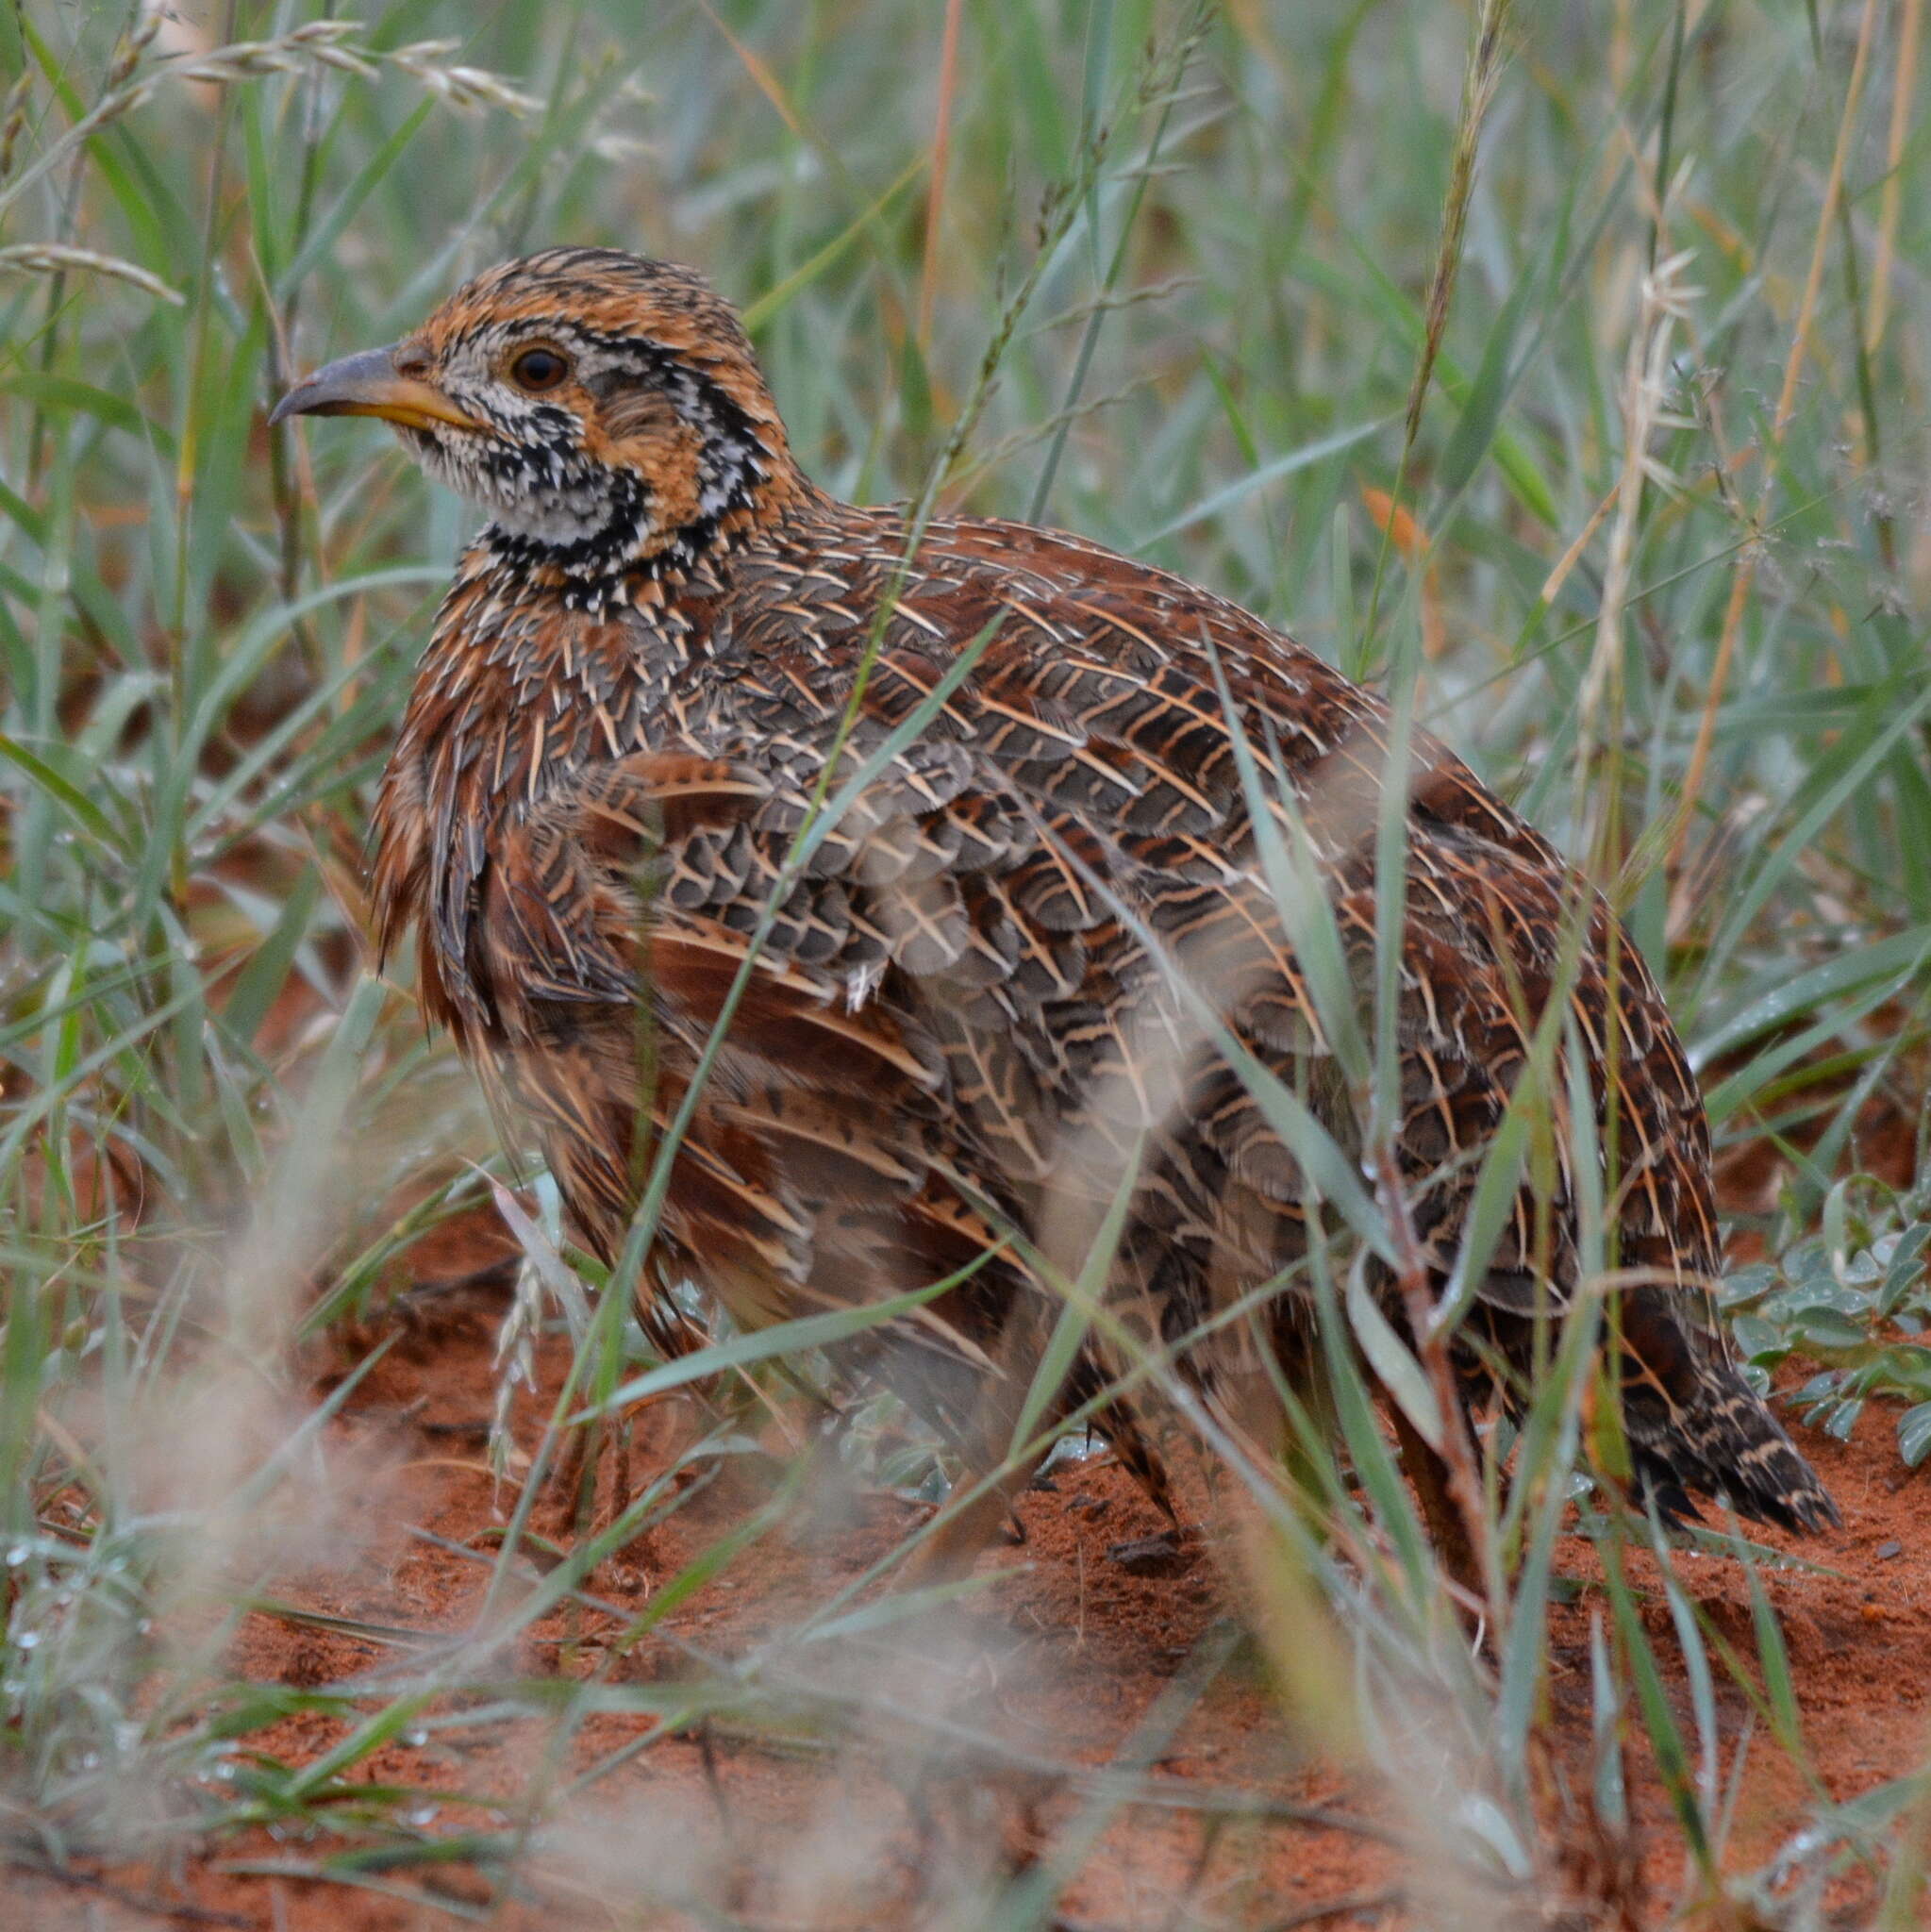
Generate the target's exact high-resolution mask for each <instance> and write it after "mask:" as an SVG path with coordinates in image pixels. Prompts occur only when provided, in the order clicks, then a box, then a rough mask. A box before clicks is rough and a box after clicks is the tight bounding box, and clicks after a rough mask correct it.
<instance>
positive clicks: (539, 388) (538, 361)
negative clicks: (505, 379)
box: [509, 349, 570, 395]
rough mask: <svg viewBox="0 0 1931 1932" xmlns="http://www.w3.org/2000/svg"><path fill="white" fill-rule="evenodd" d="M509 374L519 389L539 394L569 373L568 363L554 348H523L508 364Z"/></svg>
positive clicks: (555, 384) (553, 386)
mask: <svg viewBox="0 0 1931 1932" xmlns="http://www.w3.org/2000/svg"><path fill="white" fill-rule="evenodd" d="M509 374H510V377H511V379H512V380H513V381H514V382H515V384H516V386H517V387H518V388H519V389H524V390H527V391H529V392H530V393H531V394H532V395H541V394H542V392H543V391H545V390H549V389H555V388H556V387H557V385H558V383H560V382H561V381H562V380H563V378H564V377H565V376H566V375H569V374H570V364H569V362H568V361H567V360H566V359H565V358H563V357H561V356H559V355H558V353H557V351H556V350H555V349H525V350H524V352H523V354H522V355H521V356H519V357H518V358H516V360H515V361H514V362H512V363H511V364H510V365H509Z"/></svg>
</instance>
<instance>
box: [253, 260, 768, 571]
mask: <svg viewBox="0 0 1931 1932" xmlns="http://www.w3.org/2000/svg"><path fill="white" fill-rule="evenodd" d="M297 415H310V416H380V417H382V418H384V419H385V420H386V421H388V422H390V423H392V424H393V425H395V426H396V429H397V432H398V433H399V434H400V436H401V437H402V440H403V442H404V444H405V445H406V446H407V448H408V451H409V453H410V454H411V455H412V456H413V457H414V458H416V460H417V461H418V462H420V463H421V464H422V465H423V466H424V469H426V470H427V471H428V472H429V473H430V474H431V475H434V476H437V477H439V478H441V481H443V482H444V483H447V484H448V485H449V486H450V487H451V488H452V489H454V490H456V491H459V492H460V493H461V494H462V495H464V496H467V497H469V498H471V499H472V500H473V501H474V502H476V503H478V504H480V505H481V506H482V507H483V508H484V509H486V510H487V511H488V512H489V513H490V514H491V517H492V519H493V522H492V523H491V526H490V528H489V530H488V531H487V532H486V533H485V536H484V541H485V542H486V543H487V544H489V545H490V546H491V548H492V549H494V550H496V551H497V552H498V553H499V554H501V555H502V556H504V557H505V558H507V559H508V560H510V561H513V562H516V563H519V564H522V565H524V566H527V567H529V568H531V569H533V570H536V571H540V572H542V573H544V574H545V575H548V576H550V578H551V580H552V581H554V582H556V583H557V584H558V586H559V587H560V588H561V589H562V590H563V591H564V593H565V594H566V596H569V597H571V598H572V599H573V601H577V600H581V601H584V602H601V601H602V600H603V599H604V598H605V597H606V596H608V594H609V593H610V591H611V587H612V586H613V585H615V584H616V583H619V582H621V581H622V580H623V579H624V578H625V577H626V576H627V575H630V574H632V573H635V572H639V571H641V572H645V573H652V574H658V575H661V574H663V573H665V572H667V571H679V570H688V569H689V568H690V567H691V565H692V564H693V563H695V562H696V561H697V560H698V559H699V558H701V557H703V556H704V555H705V554H706V553H707V551H710V550H712V549H713V548H714V547H715V546H717V545H718V544H720V543H721V542H728V541H731V540H732V539H733V537H735V536H736V535H737V534H738V533H739V532H741V531H742V530H743V529H744V528H746V527H747V526H749V525H753V524H755V523H757V522H758V521H760V520H762V519H763V518H764V517H766V516H768V515H771V514H774V513H775V512H776V511H777V510H778V509H780V508H782V507H783V505H784V503H785V502H787V501H789V500H790V498H791V496H792V495H793V494H794V493H795V492H796V491H798V490H799V489H800V488H801V487H802V486H801V483H800V479H799V477H798V474H797V471H796V468H795V466H794V465H793V463H792V461H791V448H790V445H789V443H788V442H787V441H786V438H785V430H784V425H783V424H782V423H781V422H780V421H779V420H778V414H777V409H776V408H775V406H774V404H773V402H772V399H771V394H770V391H768V390H767V389H766V387H765V384H764V378H763V376H762V375H760V374H759V373H758V368H757V360H756V358H754V356H753V354H752V350H751V344H750V341H749V340H748V339H747V338H746V336H745V334H744V330H743V326H742V325H741V323H740V322H739V320H738V318H737V316H736V315H735V314H734V313H733V312H732V310H731V308H730V306H729V304H727V303H726V302H725V301H724V299H723V298H722V297H721V296H719V295H718V294H717V293H715V292H714V291H712V289H711V288H710V286H709V285H708V283H707V282H706V281H705V280H704V279H703V277H702V276H700V275H696V274H694V273H693V272H692V271H691V270H690V269H687V268H679V267H677V266H675V265H674V264H673V263H670V262H661V261H646V260H643V259H641V258H639V257H637V256H632V255H623V254H619V253H617V252H616V251H615V250H611V249H603V248H554V249H550V250H547V251H545V252H544V253H543V254H541V255H531V256H526V257H524V258H523V259H522V260H520V261H510V262H505V263H503V264H502V265H501V266H500V267H497V268H492V269H491V270H490V271H488V273H487V274H484V275H478V276H477V277H476V278H475V279H474V281H472V282H469V283H467V284H466V285H465V286H464V287H462V288H461V289H458V291H457V292H456V293H455V294H454V295H452V296H451V297H450V298H449V299H448V301H446V302H445V303H443V305H442V306H441V308H438V309H437V310H436V312H435V313H434V314H433V315H431V316H430V317H429V319H428V320H427V321H426V322H425V323H424V325H422V327H421V328H419V329H417V330H416V331H415V332H414V333H413V334H412V335H409V336H406V337H405V338H404V339H403V340H402V341H399V342H397V343H395V344H394V345H393V347H391V348H385V349H370V350H366V351H364V352H363V353H362V354H361V355H358V356H349V357H345V358H343V359H342V360H341V361H340V362H331V363H329V364H328V366H327V367H326V368H324V369H319V370H317V371H316V373H315V374H314V375H311V376H309V377H308V379H307V380H306V381H303V382H300V383H297V384H296V385H295V387H294V388H293V389H291V391H289V392H288V394H287V395H285V396H284V397H283V398H282V399H281V402H280V403H279V404H278V405H277V406H276V408H275V413H274V415H273V416H272V417H271V418H270V421H271V422H275V423H279V422H281V421H283V420H284V419H285V418H287V417H290V416H297Z"/></svg>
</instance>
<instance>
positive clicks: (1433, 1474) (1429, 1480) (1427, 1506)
mask: <svg viewBox="0 0 1931 1932" xmlns="http://www.w3.org/2000/svg"><path fill="white" fill-rule="evenodd" d="M1387 1407H1388V1414H1389V1418H1390V1421H1391V1422H1392V1423H1393V1424H1394V1433H1395V1440H1396V1441H1398V1442H1399V1443H1400V1444H1401V1457H1402V1467H1403V1468H1404V1469H1406V1470H1407V1475H1408V1480H1409V1482H1411V1483H1412V1484H1413V1485H1414V1488H1415V1495H1416V1498H1417V1500H1418V1501H1419V1502H1420V1503H1421V1505H1422V1516H1423V1521H1424V1522H1425V1523H1426V1524H1427V1525H1428V1534H1429V1536H1430V1537H1431V1538H1432V1539H1433V1540H1434V1542H1435V1546H1436V1548H1437V1549H1439V1550H1440V1552H1441V1560H1442V1564H1443V1566H1444V1567H1445V1568H1446V1569H1447V1571H1448V1574H1449V1580H1450V1581H1451V1582H1453V1583H1455V1584H1457V1586H1458V1587H1459V1588H1460V1589H1461V1590H1463V1591H1467V1592H1468V1593H1469V1594H1470V1595H1471V1596H1472V1597H1473V1598H1474V1599H1475V1601H1476V1602H1478V1603H1479V1602H1480V1601H1481V1597H1482V1573H1481V1566H1480V1565H1479V1564H1478V1563H1477V1562H1476V1561H1475V1550H1474V1545H1473V1543H1472V1542H1471V1541H1469V1529H1468V1524H1465V1523H1464V1522H1463V1521H1462V1515H1461V1511H1460V1509H1459V1508H1457V1506H1456V1501H1455V1496H1454V1494H1453V1492H1452V1491H1451V1490H1450V1488H1449V1481H1448V1464H1447V1463H1446V1462H1445V1461H1443V1460H1442V1458H1441V1457H1440V1456H1439V1455H1438V1454H1437V1453H1436V1452H1435V1450H1434V1449H1432V1448H1431V1447H1430V1446H1429V1444H1428V1441H1427V1440H1426V1438H1425V1437H1423V1434H1422V1432H1421V1430H1419V1429H1418V1428H1416V1426H1415V1425H1414V1424H1413V1423H1411V1422H1410V1421H1409V1420H1408V1419H1407V1416H1406V1415H1405V1414H1404V1413H1403V1412H1402V1407H1401V1405H1400V1404H1399V1403H1397V1402H1390V1403H1389V1404H1388V1405H1387ZM1460 1425H1461V1424H1460V1420H1459V1418H1457V1419H1455V1420H1452V1421H1451V1423H1450V1427H1452V1428H1453V1427H1459V1426H1460Z"/></svg>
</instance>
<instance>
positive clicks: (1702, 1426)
mask: <svg viewBox="0 0 1931 1932" xmlns="http://www.w3.org/2000/svg"><path fill="white" fill-rule="evenodd" d="M1623 1420H1624V1425H1625V1427H1626V1428H1627V1431H1628V1435H1629V1444H1630V1449H1631V1452H1632V1454H1633V1456H1634V1458H1635V1462H1636V1474H1637V1482H1638V1484H1639V1486H1640V1489H1641V1490H1642V1491H1645V1492H1646V1493H1647V1494H1649V1495H1651V1496H1653V1497H1654V1498H1655V1499H1656V1504H1657V1507H1659V1508H1660V1509H1661V1510H1662V1512H1663V1515H1664V1516H1665V1518H1666V1519H1676V1520H1683V1519H1686V1518H1688V1519H1694V1518H1695V1517H1696V1516H1697V1515H1698V1514H1699V1513H1700V1512H1699V1511H1698V1510H1697V1508H1696V1507H1695V1505H1694V1504H1693V1503H1692V1502H1691V1501H1690V1495H1691V1493H1694V1494H1696V1495H1699V1496H1706V1497H1710V1498H1713V1499H1716V1500H1718V1501H1722V1502H1726V1503H1728V1504H1729V1506H1730V1507H1732V1508H1733V1509H1735V1510H1736V1512H1737V1513H1738V1514H1739V1515H1740V1516H1747V1517H1750V1518H1751V1519H1753V1520H1754V1521H1756V1522H1757V1523H1768V1524H1774V1525H1775V1526H1776V1527H1777V1528H1779V1529H1789V1530H1796V1531H1805V1530H1822V1529H1828V1528H1832V1527H1835V1526H1836V1525H1837V1524H1839V1523H1840V1522H1841V1521H1842V1518H1841V1517H1840V1516H1839V1514H1838V1507H1837V1505H1836V1504H1835V1503H1834V1502H1832V1501H1831V1498H1830V1494H1829V1492H1828V1491H1826V1490H1825V1489H1824V1487H1823V1483H1822V1482H1820V1481H1819V1480H1818V1477H1817V1473H1816V1471H1815V1470H1813V1469H1812V1468H1811V1467H1810V1465H1809V1463H1808V1462H1806V1460H1805V1459H1804V1457H1803V1456H1802V1455H1801V1454H1800V1453H1799V1451H1798V1449H1797V1448H1796V1445H1795V1444H1794V1443H1792V1442H1791V1441H1790V1437H1789V1435H1788V1434H1786V1432H1785V1430H1784V1425H1783V1424H1781V1423H1780V1422H1778V1421H1777V1419H1776V1417H1775V1416H1773V1414H1772V1413H1771V1412H1770V1409H1769V1408H1768V1407H1766V1405H1765V1404H1764V1402H1763V1399H1762V1398H1761V1397H1760V1396H1758V1395H1757V1394H1756V1392H1755V1391H1753V1390H1752V1389H1751V1388H1750V1386H1749V1385H1748V1384H1747V1383H1746V1382H1745V1381H1744V1380H1743V1378H1742V1376H1741V1375H1740V1374H1738V1373H1737V1371H1736V1369H1735V1368H1734V1367H1732V1366H1731V1365H1730V1364H1729V1363H1728V1362H1725V1361H1721V1360H1705V1361H1702V1362H1699V1363H1698V1364H1697V1371H1696V1374H1695V1377H1694V1382H1693V1386H1692V1387H1691V1388H1690V1391H1688V1399H1687V1400H1682V1401H1670V1400H1668V1399H1667V1398H1666V1397H1664V1396H1663V1394H1662V1392H1661V1391H1659V1390H1657V1389H1656V1388H1655V1387H1654V1386H1650V1387H1639V1388H1636V1389H1632V1390H1629V1391H1627V1392H1626V1393H1625V1396H1624V1401H1623Z"/></svg>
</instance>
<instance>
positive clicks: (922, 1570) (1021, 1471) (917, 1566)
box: [898, 1451, 1045, 1590]
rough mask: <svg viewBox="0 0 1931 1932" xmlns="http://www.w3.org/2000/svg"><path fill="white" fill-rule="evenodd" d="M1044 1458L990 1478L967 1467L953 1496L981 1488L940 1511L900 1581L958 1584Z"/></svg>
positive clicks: (916, 1586)
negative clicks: (949, 1511) (941, 1518)
mask: <svg viewBox="0 0 1931 1932" xmlns="http://www.w3.org/2000/svg"><path fill="white" fill-rule="evenodd" d="M1044 1460H1045V1452H1044V1451H1041V1452H1040V1454H1039V1455H1037V1456H1029V1457H1025V1458H1024V1460H1023V1461H1022V1462H1021V1463H1020V1464H1019V1465H1018V1466H1017V1467H1016V1468H1013V1469H1009V1470H1006V1471H1004V1472H1003V1473H1002V1474H999V1475H997V1476H993V1477H992V1478H991V1479H990V1480H988V1474H989V1472H988V1470H987V1469H985V1468H983V1467H977V1466H974V1465H972V1464H968V1465H967V1467H966V1468H965V1469H963V1470H961V1471H960V1472H959V1475H958V1479H957V1482H955V1483H954V1485H953V1491H954V1493H955V1494H957V1495H966V1494H968V1493H969V1492H971V1491H973V1490H974V1489H977V1488H978V1485H979V1484H980V1483H982V1482H983V1483H985V1488H984V1489H983V1490H980V1491H979V1493H978V1494H976V1495H974V1496H973V1497H972V1499H971V1501H969V1502H966V1503H963V1504H961V1505H960V1506H959V1507H958V1508H957V1510H956V1511H955V1512H953V1513H952V1514H949V1515H945V1512H944V1511H942V1510H941V1515H944V1519H945V1520H944V1521H943V1522H941V1524H939V1526H938V1527H937V1528H936V1529H934V1530H933V1531H932V1532H931V1534H930V1535H929V1536H927V1537H926V1538H925V1539H924V1541H923V1542H921V1543H920V1544H919V1546H918V1547H917V1548H916V1549H915V1550H913V1552H912V1553H911V1555H910V1556H908V1557H907V1558H906V1560H905V1562H904V1563H903V1564H901V1565H900V1567H899V1572H898V1574H899V1580H900V1581H901V1582H902V1583H903V1584H905V1585H906V1586H907V1587H908V1588H911V1589H914V1590H919V1589H926V1588H930V1587H931V1586H933V1585H935V1584H941V1583H952V1582H956V1581H957V1579H958V1578H960V1577H962V1576H965V1575H966V1574H969V1573H970V1572H971V1570H972V1567H973V1564H974V1562H975V1561H976V1560H977V1559H978V1557H979V1555H980V1553H981V1552H982V1551H984V1550H987V1549H990V1547H991V1545H992V1541H993V1539H994V1538H995V1537H996V1536H997V1535H998V1534H999V1532H1000V1530H1001V1528H1002V1527H1003V1526H1004V1525H1005V1524H1006V1521H1007V1517H1008V1516H1010V1515H1011V1513H1012V1506H1013V1503H1014V1502H1015V1500H1016V1499H1017V1498H1018V1497H1019V1496H1020V1495H1022V1494H1023V1493H1024V1491H1025V1488H1026V1485H1027V1484H1028V1483H1030V1482H1031V1481H1032V1479H1033V1477H1034V1475H1035V1474H1038V1471H1039V1467H1040V1463H1041V1462H1043V1461H1044ZM998 1466H999V1465H998V1464H996V1463H994V1464H992V1465H991V1467H993V1468H997V1467H998Z"/></svg>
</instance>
